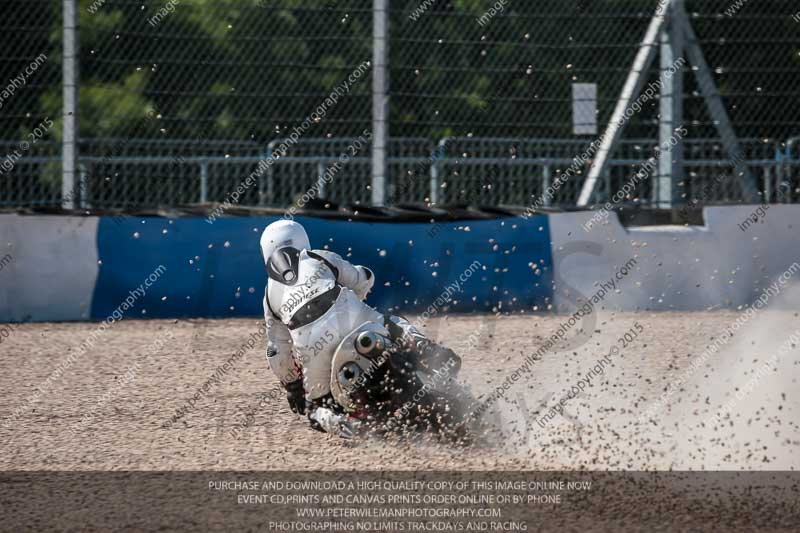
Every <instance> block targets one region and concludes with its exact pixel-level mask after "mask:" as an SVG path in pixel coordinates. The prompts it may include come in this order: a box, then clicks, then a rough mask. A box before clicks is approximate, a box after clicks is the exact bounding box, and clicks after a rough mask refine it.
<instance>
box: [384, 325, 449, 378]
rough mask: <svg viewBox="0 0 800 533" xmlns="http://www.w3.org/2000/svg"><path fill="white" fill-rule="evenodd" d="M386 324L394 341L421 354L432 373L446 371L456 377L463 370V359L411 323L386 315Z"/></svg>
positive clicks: (424, 363)
mask: <svg viewBox="0 0 800 533" xmlns="http://www.w3.org/2000/svg"><path fill="white" fill-rule="evenodd" d="M384 324H385V325H386V328H387V329H388V330H389V334H390V335H391V336H392V340H393V341H395V342H397V341H398V340H400V341H401V342H403V344H404V345H405V346H406V347H408V348H411V349H413V350H415V351H416V352H417V353H419V354H420V359H421V361H420V362H421V363H422V364H423V365H425V366H427V368H428V369H429V370H430V371H432V372H435V371H446V372H448V373H449V374H450V375H451V376H453V377H455V376H456V375H457V374H458V372H459V370H461V358H460V357H459V356H458V355H457V354H456V353H455V352H454V351H453V350H451V349H450V348H448V347H446V346H442V345H441V344H439V343H436V342H434V341H432V340H430V339H429V338H427V337H426V336H425V335H423V334H422V333H421V332H420V331H419V330H418V329H417V328H416V326H414V325H413V324H412V323H411V322H409V321H408V320H406V319H405V318H403V317H401V316H397V315H385V317H384Z"/></svg>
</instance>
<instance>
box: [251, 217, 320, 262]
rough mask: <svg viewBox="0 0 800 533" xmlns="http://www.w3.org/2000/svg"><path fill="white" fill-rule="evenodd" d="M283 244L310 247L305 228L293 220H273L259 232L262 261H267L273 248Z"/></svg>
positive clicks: (293, 246)
mask: <svg viewBox="0 0 800 533" xmlns="http://www.w3.org/2000/svg"><path fill="white" fill-rule="evenodd" d="M285 246H291V247H292V248H297V249H298V250H308V249H309V248H311V243H309V242H308V235H307V234H306V230H305V229H304V228H303V226H301V225H300V224H298V223H297V222H295V221H293V220H278V221H277V222H273V223H272V224H270V225H269V226H267V228H266V229H265V230H264V233H262V234H261V254H262V255H263V256H264V263H265V264H266V263H267V262H268V261H269V258H270V257H271V256H272V253H273V252H274V251H275V250H277V249H278V248H283V247H285Z"/></svg>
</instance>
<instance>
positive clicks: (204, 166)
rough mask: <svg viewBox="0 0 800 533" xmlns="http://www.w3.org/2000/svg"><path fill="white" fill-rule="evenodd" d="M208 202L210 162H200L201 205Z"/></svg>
mask: <svg viewBox="0 0 800 533" xmlns="http://www.w3.org/2000/svg"><path fill="white" fill-rule="evenodd" d="M207 202H208V161H201V162H200V203H201V204H205V203H207Z"/></svg>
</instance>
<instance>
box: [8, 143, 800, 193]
mask: <svg viewBox="0 0 800 533" xmlns="http://www.w3.org/2000/svg"><path fill="white" fill-rule="evenodd" d="M791 141H792V140H789V141H787V142H786V143H780V144H777V143H764V142H763V141H759V140H755V139H753V140H746V141H744V142H743V143H742V146H743V149H744V150H745V153H746V154H747V155H748V158H747V159H746V163H747V165H748V166H749V167H750V168H751V170H752V172H753V173H754V174H755V175H756V177H757V179H758V188H759V190H760V192H761V193H762V195H763V196H762V197H763V198H764V199H765V200H766V201H770V202H793V201H796V200H797V199H798V198H797V194H796V192H795V190H796V189H797V185H798V183H800V154H798V153H797V152H798V150H797V149H798V142H797V140H795V141H794V142H791ZM349 143H350V139H306V140H304V141H303V142H301V143H298V144H297V145H296V146H294V147H292V149H291V150H290V151H289V153H287V154H286V155H284V156H281V157H278V158H277V159H275V160H274V161H273V162H272V164H270V165H269V166H267V167H266V169H264V171H263V172H259V173H257V178H258V179H257V180H256V181H255V183H254V184H253V186H252V187H250V188H246V189H245V190H244V191H243V192H242V194H241V195H240V196H239V197H238V198H237V200H236V202H234V203H235V204H237V205H240V206H263V207H279V208H285V207H288V206H290V205H292V204H294V203H296V202H297V201H298V199H299V198H300V197H302V196H303V195H304V194H306V193H307V192H308V191H310V190H313V191H314V197H315V198H318V199H320V200H327V201H330V202H332V203H336V204H362V205H367V204H369V203H370V183H371V180H370V178H371V166H370V165H371V161H370V157H369V156H368V155H367V151H366V149H365V150H363V151H362V152H363V153H362V154H358V155H356V156H355V157H351V158H349V160H348V161H347V163H346V164H344V165H343V166H342V167H341V168H340V169H339V170H338V172H335V173H333V174H329V177H330V179H326V178H325V176H326V172H328V170H329V169H331V168H333V166H334V164H335V163H337V161H340V156H341V154H342V153H343V151H344V150H346V147H347V146H348V145H349ZM654 144H655V142H654V141H652V140H646V139H638V140H632V141H626V142H625V143H623V145H622V146H621V148H620V154H619V155H618V156H617V157H616V158H614V159H612V160H611V161H610V164H609V168H608V170H607V172H606V174H605V175H604V176H603V179H602V180H601V186H600V189H599V191H598V198H597V202H598V203H603V202H606V201H608V200H609V199H610V198H611V197H612V196H613V195H614V194H615V193H616V192H617V191H619V190H620V189H622V187H623V186H624V185H625V184H626V183H628V182H630V181H631V179H632V177H633V176H634V175H635V174H636V173H637V172H638V171H639V169H640V168H642V165H643V163H644V162H645V161H646V160H647V158H648V157H650V156H651V155H652V148H653V146H654ZM585 145H586V143H585V142H581V141H575V140H571V139H570V140H554V139H510V138H475V137H447V138H444V139H441V140H440V141H438V142H435V141H432V140H428V139H422V138H405V139H404V138H400V139H392V142H391V143H390V145H389V157H388V159H387V165H388V168H389V173H388V175H389V180H388V183H387V197H388V199H389V203H391V204H412V203H417V204H426V205H453V204H472V205H483V206H519V207H527V206H529V205H532V204H534V202H536V200H537V199H539V198H541V201H540V203H539V204H538V205H541V206H542V207H571V206H573V205H574V203H575V199H576V197H577V195H578V194H579V191H580V185H581V183H582V179H583V176H584V175H585V168H582V169H580V170H579V171H578V173H576V174H575V175H573V176H571V177H570V178H569V179H567V180H566V181H565V182H564V184H563V185H562V186H561V187H560V188H558V190H557V191H556V193H555V194H554V195H552V197H551V196H550V195H544V194H543V193H544V191H545V190H547V188H548V187H549V186H550V185H551V184H552V183H554V180H555V179H556V177H557V176H558V175H559V174H561V173H564V172H565V171H566V169H567V168H569V167H570V165H572V163H573V161H574V158H575V157H576V155H577V154H579V153H580V152H581V150H582V149H583V148H584V147H585ZM223 146H224V144H223ZM274 149H275V144H271V145H269V147H268V150H266V151H265V152H264V153H263V154H262V155H256V154H255V152H257V151H256V150H254V147H253V146H252V145H248V146H247V147H244V151H245V152H250V153H251V154H253V155H222V154H219V153H217V154H213V155H186V156H184V155H182V154H181V153H175V154H173V155H170V154H169V152H170V147H169V146H168V143H167V144H166V145H162V146H160V150H162V155H159V156H144V155H123V156H113V157H112V156H105V157H100V156H82V157H80V159H79V184H78V186H77V187H76V190H75V191H74V193H73V196H74V200H75V203H76V205H78V206H79V207H81V208H134V207H157V206H162V207H163V206H169V205H188V204H198V203H199V204H208V203H222V202H225V201H226V200H230V193H231V191H234V190H236V189H237V187H238V186H239V185H240V184H242V183H243V182H244V181H245V178H246V177H247V176H248V175H250V173H251V172H253V170H254V169H256V168H258V164H259V162H260V161H263V160H264V158H265V157H266V155H267V154H270V153H273V152H274ZM54 150H55V147H54V146H52V145H42V146H40V147H38V152H39V153H53V151H54ZM140 150H141V148H140V147H139V145H138V144H137V142H134V141H131V142H129V143H127V144H126V151H128V152H134V153H137V152H139V151H140ZM686 153H687V161H686V177H685V180H684V182H685V185H684V189H685V202H686V203H690V204H691V203H730V202H736V201H738V199H739V198H740V191H739V190H738V184H737V182H736V180H735V179H732V177H733V176H734V175H735V172H734V167H733V163H732V162H731V161H730V160H728V159H726V158H724V157H722V156H723V151H722V150H721V148H720V146H719V143H718V142H717V141H715V140H705V141H701V140H691V141H690V142H688V143H687V151H686ZM60 161H61V159H60V156H54V155H30V156H26V157H25V158H23V159H21V160H20V161H19V162H18V165H19V166H20V167H21V168H24V172H22V173H21V174H20V176H18V178H17V179H24V180H26V181H27V182H29V183H30V182H37V183H38V184H39V185H38V186H37V187H36V188H34V189H31V192H32V197H30V198H20V197H15V196H10V197H9V198H8V199H6V197H5V196H4V195H3V194H2V192H3V191H2V188H0V198H3V200H2V201H0V205H2V206H16V205H29V206H56V205H59V204H60V202H61V196H60V191H59V190H58V179H57V174H58V170H57V167H58V166H59V164H60ZM5 186H6V187H11V188H13V187H14V185H13V184H10V182H9V183H5ZM0 187H2V185H0ZM652 194H653V191H652V186H651V180H649V179H645V180H637V181H636V183H635V186H634V187H633V188H632V190H631V193H630V194H629V195H628V196H627V197H626V198H625V199H624V201H625V202H626V203H628V202H634V203H641V204H644V205H649V204H650V203H651V198H652Z"/></svg>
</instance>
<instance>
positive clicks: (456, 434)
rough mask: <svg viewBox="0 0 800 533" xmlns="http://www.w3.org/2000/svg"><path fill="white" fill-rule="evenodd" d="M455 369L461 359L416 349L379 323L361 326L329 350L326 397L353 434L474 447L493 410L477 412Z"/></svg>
mask: <svg viewBox="0 0 800 533" xmlns="http://www.w3.org/2000/svg"><path fill="white" fill-rule="evenodd" d="M460 369H461V358H460V357H458V356H457V355H456V354H454V353H453V352H451V351H450V350H446V351H445V352H444V353H443V352H441V351H436V350H429V351H426V350H424V349H419V348H418V347H416V346H414V344H413V343H409V342H404V339H403V338H402V337H398V336H396V335H395V336H393V335H391V334H390V333H389V331H388V330H387V329H386V327H385V326H384V325H382V324H377V323H374V322H366V323H364V324H362V325H361V326H359V327H358V328H356V329H355V330H354V331H352V332H351V333H350V334H349V335H347V336H346V337H345V338H344V339H343V340H342V342H341V343H340V344H339V346H338V347H337V348H336V351H335V352H334V356H333V360H332V368H331V370H332V371H331V383H330V386H331V394H332V398H333V400H334V401H335V403H336V404H337V405H336V407H335V408H336V410H337V411H340V412H342V413H346V414H347V416H348V417H349V419H350V420H351V421H354V424H353V426H354V428H356V430H355V432H356V433H359V434H376V435H389V434H394V435H420V434H433V435H437V436H439V437H441V438H444V439H447V440H449V441H452V442H456V443H460V444H465V445H466V444H475V443H477V442H480V441H481V440H483V439H484V438H486V437H487V436H488V434H489V433H490V432H491V431H492V430H493V421H492V420H490V418H491V415H492V412H491V410H490V411H489V412H485V413H484V412H482V411H481V410H479V409H477V408H478V402H477V400H476V399H475V398H474V396H473V395H472V393H471V391H470V389H469V388H468V387H467V386H466V385H463V384H461V383H459V381H458V380H457V377H458V373H459V371H460ZM476 412H477V413H482V414H481V416H477V415H476Z"/></svg>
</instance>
